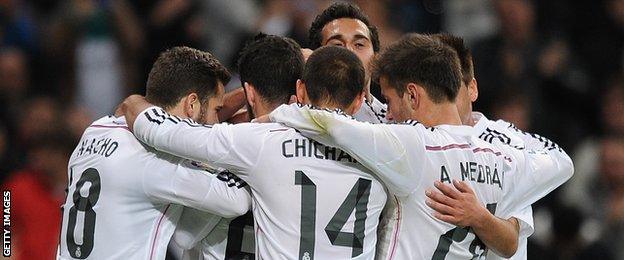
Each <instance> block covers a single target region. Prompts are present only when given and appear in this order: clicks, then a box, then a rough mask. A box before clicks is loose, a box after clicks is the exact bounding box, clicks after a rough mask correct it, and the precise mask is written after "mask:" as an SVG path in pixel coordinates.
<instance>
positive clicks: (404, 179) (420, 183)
mask: <svg viewBox="0 0 624 260" xmlns="http://www.w3.org/2000/svg"><path fill="white" fill-rule="evenodd" d="M270 116H271V119H272V120H274V121H276V122H282V123H284V124H286V125H288V126H291V127H295V128H296V129H298V130H299V131H301V133H302V134H303V135H305V136H308V137H311V138H313V139H315V140H317V141H319V142H321V143H324V144H326V145H331V146H337V147H341V148H342V149H344V150H345V151H347V152H349V153H351V154H352V155H354V157H355V158H356V159H357V160H358V161H359V162H361V163H362V164H363V165H365V166H366V167H368V168H370V169H371V170H373V172H374V173H375V174H377V175H378V177H379V178H380V179H381V180H382V181H383V182H384V183H385V184H386V186H387V187H388V189H389V191H390V193H392V194H394V195H396V198H397V208H398V214H396V215H398V222H399V224H398V228H396V229H395V230H394V234H392V235H391V238H392V242H391V243H390V244H389V245H388V249H387V250H383V251H385V253H386V255H382V256H380V258H381V259H385V258H388V259H445V258H447V259H470V258H475V257H476V258H484V257H485V254H486V252H487V249H486V248H485V246H484V245H483V243H482V242H481V241H479V240H478V238H476V237H475V235H474V233H473V232H472V231H471V230H470V228H459V227H456V226H453V225H451V224H448V223H444V222H442V221H439V220H437V219H435V218H434V217H433V216H432V209H431V208H429V207H428V206H427V205H426V204H425V194H424V190H425V189H426V188H427V187H431V186H432V184H433V182H434V181H435V180H439V181H442V182H447V183H450V181H451V180H453V179H457V180H463V181H466V182H467V183H468V184H469V185H470V186H471V187H472V189H473V190H474V191H475V193H476V195H477V198H478V199H479V201H481V202H482V203H484V204H485V205H486V207H487V208H488V209H489V210H490V211H491V212H492V213H493V214H494V215H496V216H498V217H501V218H509V217H510V216H511V214H512V213H514V212H517V211H518V210H519V209H522V208H524V207H526V206H528V205H530V203H532V202H534V201H536V200H537V199H539V198H541V197H540V196H543V195H541V194H540V193H539V192H535V194H533V193H528V194H522V195H523V196H520V194H519V192H521V191H522V192H523V191H525V190H524V189H517V187H525V185H523V184H522V183H518V181H519V180H522V179H521V178H518V172H527V171H531V172H533V174H543V173H545V172H550V171H553V170H560V169H563V168H566V169H568V170H569V171H571V168H572V165H571V161H570V162H563V164H561V163H559V162H553V161H552V160H551V158H550V157H549V156H548V152H545V151H538V152H535V151H528V150H518V149H513V148H509V147H507V146H499V147H496V146H493V145H492V144H490V143H488V142H485V141H484V140H481V139H479V138H478V137H477V136H475V135H474V130H473V128H472V127H468V126H451V125H441V126H437V127H434V128H427V127H425V126H423V125H422V124H420V123H418V122H414V121H408V122H405V123H403V124H393V125H386V124H377V125H373V124H369V123H361V122H357V121H355V120H352V119H351V118H349V117H348V116H344V115H341V114H340V113H336V112H332V111H327V110H318V109H312V108H310V107H303V108H301V107H299V106H298V105H296V104H293V105H290V106H281V107H279V108H278V109H277V110H275V111H274V112H273V113H271V115H270ZM354 140H357V141H354ZM524 177H525V179H530V178H526V176H524ZM526 182H527V183H531V184H535V183H534V182H532V180H528V181H526ZM532 188H533V189H528V191H529V192H534V191H536V190H537V189H539V188H540V187H532ZM527 203H528V205H527ZM416 223H420V224H416Z"/></svg>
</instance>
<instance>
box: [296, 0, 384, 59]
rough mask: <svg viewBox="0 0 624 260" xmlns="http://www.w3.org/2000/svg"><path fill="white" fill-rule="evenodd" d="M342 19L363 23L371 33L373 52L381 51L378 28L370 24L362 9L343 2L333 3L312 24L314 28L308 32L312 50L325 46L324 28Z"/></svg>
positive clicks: (311, 27)
mask: <svg viewBox="0 0 624 260" xmlns="http://www.w3.org/2000/svg"><path fill="white" fill-rule="evenodd" d="M340 18H351V19H356V20H360V21H362V23H364V24H365V25H366V27H368V31H369V32H370V38H371V39H370V40H371V42H372V44H373V51H375V52H378V51H379V32H377V27H375V26H374V25H372V24H371V23H370V21H369V20H368V16H367V15H366V14H365V13H364V12H362V9H360V7H358V6H357V5H354V4H351V3H342V2H338V3H333V4H332V5H331V6H329V7H328V8H327V9H325V10H323V12H322V13H321V14H319V15H317V16H316V18H314V22H312V26H310V31H308V40H309V41H310V42H309V44H310V49H313V50H314V49H317V48H318V47H321V46H322V45H323V36H322V35H321V31H323V27H325V25H327V24H328V23H329V22H331V21H333V20H336V19H340Z"/></svg>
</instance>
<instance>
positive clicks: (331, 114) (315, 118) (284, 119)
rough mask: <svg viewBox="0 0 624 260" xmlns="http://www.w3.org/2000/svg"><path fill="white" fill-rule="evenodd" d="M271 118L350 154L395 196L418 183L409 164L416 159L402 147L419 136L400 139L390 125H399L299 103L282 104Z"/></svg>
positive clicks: (410, 190) (410, 143) (407, 190)
mask: <svg viewBox="0 0 624 260" xmlns="http://www.w3.org/2000/svg"><path fill="white" fill-rule="evenodd" d="M270 118H271V120H272V121H274V122H279V123H282V124H285V125H287V126H290V127H293V128H296V129H297V130H299V131H300V132H301V133H302V134H303V135H304V136H306V137H309V138H312V139H315V140H317V141H319V142H321V143H323V144H325V145H328V146H335V147H338V148H340V149H342V150H344V151H345V152H347V153H349V154H351V155H352V156H353V157H355V158H356V159H357V160H358V162H360V163H361V164H362V165H364V166H365V167H367V168H369V169H370V170H372V171H373V172H374V173H375V174H376V175H377V176H378V177H379V178H380V179H381V180H382V181H383V182H384V184H386V186H387V187H388V189H389V190H390V192H392V193H394V194H396V195H398V196H406V195H408V194H410V193H411V192H412V191H413V190H415V189H416V187H417V186H418V185H419V182H417V181H415V180H414V174H415V173H416V172H417V170H416V169H414V168H412V167H411V164H410V162H413V161H415V160H417V158H409V156H408V155H407V152H406V148H405V146H404V145H415V144H413V143H414V142H416V141H417V140H419V137H418V136H412V137H411V138H409V140H407V139H405V140H400V139H399V138H398V136H397V135H396V134H395V133H394V130H396V129H394V128H393V127H399V126H398V125H383V124H375V125H373V124H370V123H362V122H358V121H356V120H354V119H352V118H351V117H349V116H346V115H344V114H341V113H338V112H335V111H328V110H323V109H314V108H311V107H309V106H300V105H298V104H291V105H282V106H280V107H279V108H278V109H276V110H275V111H273V112H272V113H271V114H270Z"/></svg>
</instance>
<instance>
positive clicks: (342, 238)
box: [295, 171, 372, 260]
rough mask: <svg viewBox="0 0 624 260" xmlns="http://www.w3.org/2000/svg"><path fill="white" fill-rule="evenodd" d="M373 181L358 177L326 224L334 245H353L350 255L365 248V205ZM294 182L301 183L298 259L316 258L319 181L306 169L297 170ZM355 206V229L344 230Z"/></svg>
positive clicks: (358, 252) (326, 231) (356, 253)
mask: <svg viewBox="0 0 624 260" xmlns="http://www.w3.org/2000/svg"><path fill="white" fill-rule="evenodd" d="M371 183H372V182H371V180H367V179H363V178H359V179H358V180H357V182H356V183H355V184H354V185H353V187H352V188H351V191H350V192H349V194H348V195H347V198H345V200H344V201H343V202H342V204H341V205H340V207H339V208H338V211H336V213H335V214H334V216H333V217H332V218H331V220H330V221H329V223H327V226H325V233H326V234H327V237H328V238H329V241H331V243H332V245H335V246H344V247H351V257H356V256H358V255H360V254H362V251H363V246H364V230H365V228H366V226H365V222H366V208H367V205H368V197H369V195H370V189H371ZM295 185H301V236H300V238H299V259H302V260H312V259H314V240H315V232H314V229H315V226H316V184H315V183H314V182H312V180H310V178H308V176H307V175H306V174H305V173H304V172H303V171H295ZM353 210H355V223H354V226H353V232H343V231H341V230H342V228H343V227H344V225H345V224H346V223H347V220H348V219H349V216H350V215H351V212H353Z"/></svg>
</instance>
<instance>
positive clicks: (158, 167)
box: [142, 154, 251, 218]
mask: <svg viewBox="0 0 624 260" xmlns="http://www.w3.org/2000/svg"><path fill="white" fill-rule="evenodd" d="M157 156H159V157H160V158H154V159H153V160H150V161H147V162H146V164H145V167H146V170H145V171H144V173H143V178H142V179H143V189H144V191H145V194H146V195H147V196H148V197H149V198H150V199H152V200H153V201H156V202H163V203H175V204H180V205H183V206H186V207H191V208H195V209H198V210H201V211H206V212H209V213H212V214H216V215H219V216H222V217H226V218H231V217H237V216H240V215H243V214H245V213H247V211H248V210H249V209H250V208H251V196H250V195H249V192H248V191H247V190H245V189H244V186H245V185H246V183H244V182H242V181H240V182H232V181H231V180H229V179H228V180H225V181H224V180H222V179H221V178H220V176H215V175H213V174H210V173H208V172H206V171H204V170H202V169H200V168H198V167H194V166H193V165H192V164H191V163H190V162H189V161H187V160H181V159H178V162H176V161H175V159H173V158H172V157H174V156H171V155H167V154H157ZM232 176H233V175H232ZM232 183H233V184H232Z"/></svg>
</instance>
